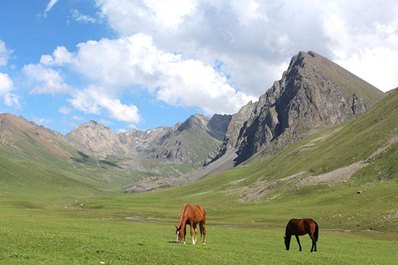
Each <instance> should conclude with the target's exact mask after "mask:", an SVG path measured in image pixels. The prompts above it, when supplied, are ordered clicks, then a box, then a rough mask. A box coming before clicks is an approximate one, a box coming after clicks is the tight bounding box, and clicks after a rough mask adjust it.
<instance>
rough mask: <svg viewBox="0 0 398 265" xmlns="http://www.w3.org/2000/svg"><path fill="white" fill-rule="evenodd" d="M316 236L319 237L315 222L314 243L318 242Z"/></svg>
mask: <svg viewBox="0 0 398 265" xmlns="http://www.w3.org/2000/svg"><path fill="white" fill-rule="evenodd" d="M318 236H319V226H318V224H317V222H315V232H314V237H315V242H317V241H318Z"/></svg>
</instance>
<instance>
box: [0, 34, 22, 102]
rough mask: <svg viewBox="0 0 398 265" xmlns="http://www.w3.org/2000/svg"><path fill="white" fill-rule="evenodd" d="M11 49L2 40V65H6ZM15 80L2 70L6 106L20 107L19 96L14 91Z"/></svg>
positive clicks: (0, 79) (0, 82)
mask: <svg viewBox="0 0 398 265" xmlns="http://www.w3.org/2000/svg"><path fill="white" fill-rule="evenodd" d="M10 54H11V51H10V50H9V49H8V48H7V47H6V44H5V43H4V42H3V41H1V40H0V66H5V65H7V63H8V59H9V56H10ZM13 90H14V82H13V81H12V79H11V78H10V76H9V75H8V74H6V73H2V72H0V97H1V98H2V99H3V103H4V104H5V105H6V106H14V107H19V106H20V103H19V99H18V96H17V95H16V94H15V93H14V91H13Z"/></svg>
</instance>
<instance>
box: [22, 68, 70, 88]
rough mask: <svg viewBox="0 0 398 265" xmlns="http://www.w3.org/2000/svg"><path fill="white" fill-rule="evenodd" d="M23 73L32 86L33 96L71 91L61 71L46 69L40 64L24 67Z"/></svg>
mask: <svg viewBox="0 0 398 265" xmlns="http://www.w3.org/2000/svg"><path fill="white" fill-rule="evenodd" d="M23 72H24V74H25V75H26V77H27V78H28V80H29V81H30V83H31V84H32V85H33V89H32V90H31V93H33V94H52V95H55V94H59V93H69V92H70V91H72V90H73V89H72V88H71V87H70V86H68V85H67V84H66V83H65V81H64V77H63V76H62V73H61V71H57V70H56V69H53V68H50V67H46V66H45V65H42V64H29V65H25V66H24V68H23Z"/></svg>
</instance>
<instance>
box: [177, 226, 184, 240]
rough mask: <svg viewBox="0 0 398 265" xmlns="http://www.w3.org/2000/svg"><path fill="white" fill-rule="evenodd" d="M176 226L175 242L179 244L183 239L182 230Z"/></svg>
mask: <svg viewBox="0 0 398 265" xmlns="http://www.w3.org/2000/svg"><path fill="white" fill-rule="evenodd" d="M175 226H176V235H177V237H176V242H181V241H182V240H183V239H184V230H183V229H181V224H177V225H175Z"/></svg>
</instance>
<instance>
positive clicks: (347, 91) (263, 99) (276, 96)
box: [215, 51, 384, 164]
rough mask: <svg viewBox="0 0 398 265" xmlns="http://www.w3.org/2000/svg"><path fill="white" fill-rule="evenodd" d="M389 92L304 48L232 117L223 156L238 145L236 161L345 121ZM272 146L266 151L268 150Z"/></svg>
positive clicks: (223, 146) (237, 162) (221, 152)
mask: <svg viewBox="0 0 398 265" xmlns="http://www.w3.org/2000/svg"><path fill="white" fill-rule="evenodd" d="M383 96H384V93H383V92H381V91H380V90H378V89H377V88H375V87H373V86H372V85H370V84H368V83H367V82H365V81H363V80H362V79H360V78H358V77H356V76H355V75H353V74H352V73H350V72H348V71H347V70H345V69H343V68H342V67H340V66H338V65H337V64H335V63H333V62H332V61H330V60H328V59H326V58H325V57H323V56H321V55H318V54H316V53H315V52H312V51H310V52H308V53H305V52H299V53H298V54H297V55H295V56H294V57H293V58H292V59H291V61H290V64H289V67H288V69H287V70H286V71H285V72H284V73H283V75H282V78H281V80H279V81H276V82H274V84H273V85H272V87H271V88H270V89H268V90H267V91H266V92H265V93H264V94H263V95H262V96H260V98H259V100H258V101H257V102H254V103H252V102H251V103H249V104H247V105H246V106H244V107H243V108H242V109H241V110H240V111H239V112H238V113H236V114H234V115H233V116H232V118H231V122H230V124H229V127H228V130H227V133H226V137H225V138H224V141H223V144H222V146H221V147H220V150H219V154H218V155H217V156H216V157H215V158H216V159H218V158H219V157H221V156H222V155H223V154H224V153H226V151H227V150H229V149H235V150H236V154H237V158H236V160H235V163H236V164H239V163H241V162H244V161H245V160H247V159H248V158H250V157H251V156H252V155H254V154H255V153H257V152H258V151H259V150H264V149H267V147H269V146H270V143H271V142H273V144H274V145H276V146H279V147H283V146H285V145H287V144H289V143H291V142H293V141H295V140H297V139H299V138H301V137H303V136H304V135H306V134H308V132H310V131H311V130H313V129H318V128H322V127H326V126H330V125H335V124H339V123H342V122H344V121H346V120H348V119H351V118H352V117H354V116H355V115H358V114H359V113H362V112H364V111H365V110H367V109H368V108H369V107H371V106H372V105H373V104H374V103H375V102H377V101H378V100H379V99H381V98H382V97H383ZM265 152H267V151H265Z"/></svg>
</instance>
